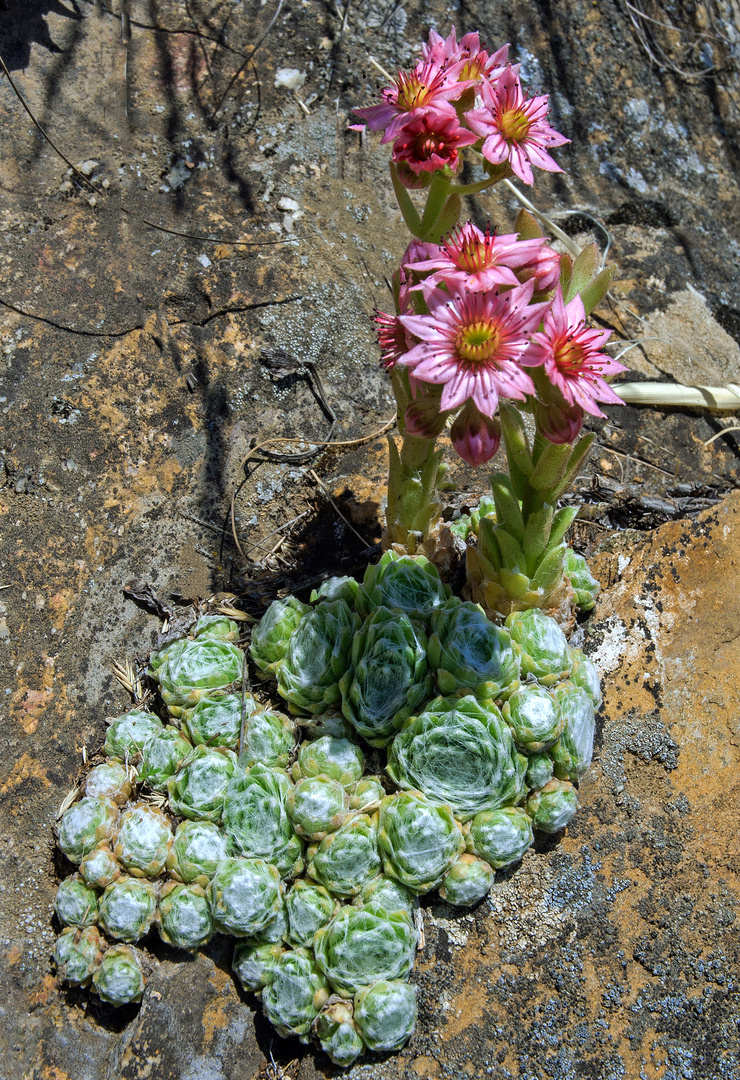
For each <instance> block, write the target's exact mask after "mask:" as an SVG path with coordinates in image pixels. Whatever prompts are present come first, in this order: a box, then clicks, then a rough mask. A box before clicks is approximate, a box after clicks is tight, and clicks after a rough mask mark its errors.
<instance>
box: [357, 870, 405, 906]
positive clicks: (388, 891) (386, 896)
mask: <svg viewBox="0 0 740 1080" xmlns="http://www.w3.org/2000/svg"><path fill="white" fill-rule="evenodd" d="M352 903H353V904H354V905H355V907H362V906H363V905H364V904H372V905H373V907H374V908H376V909H382V910H383V911H405V912H406V914H407V915H409V916H411V915H412V914H413V912H414V910H415V908H416V907H417V905H418V901H417V899H416V894H415V893H414V892H413V891H412V890H411V889H407V888H406V886H405V885H402V884H401V882H400V881H396V880H395V879H394V878H391V877H387V876H386V875H385V874H378V876H377V877H375V878H373V879H372V881H368V883H367V884H366V885H364V886H363V888H362V890H361V892H360V895H359V896H356V897H355V898H354V900H353V901H352Z"/></svg>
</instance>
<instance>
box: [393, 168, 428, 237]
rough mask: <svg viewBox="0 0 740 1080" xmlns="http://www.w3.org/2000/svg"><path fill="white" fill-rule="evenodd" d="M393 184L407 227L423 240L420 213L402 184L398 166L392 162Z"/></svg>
mask: <svg viewBox="0 0 740 1080" xmlns="http://www.w3.org/2000/svg"><path fill="white" fill-rule="evenodd" d="M391 183H392V184H393V191H394V194H395V196H396V201H397V203H398V207H399V209H400V211H401V214H402V216H403V220H404V221H405V222H406V227H407V228H408V230H409V232H410V233H412V234H413V235H414V236H415V237H416V238H417V239H420V238H421V218H420V217H419V213H418V211H417V209H416V207H415V206H414V204H413V202H412V201H411V196H410V195H409V193H408V191H407V190H406V188H405V187H404V186H403V184H402V183H401V181H400V179H399V177H398V172H397V170H396V166H395V165H394V164H393V162H391Z"/></svg>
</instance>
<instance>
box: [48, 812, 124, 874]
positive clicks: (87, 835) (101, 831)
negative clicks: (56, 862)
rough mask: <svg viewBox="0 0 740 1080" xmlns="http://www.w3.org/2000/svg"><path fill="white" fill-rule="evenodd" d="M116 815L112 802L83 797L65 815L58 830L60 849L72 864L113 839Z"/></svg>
mask: <svg viewBox="0 0 740 1080" xmlns="http://www.w3.org/2000/svg"><path fill="white" fill-rule="evenodd" d="M118 813H119V811H118V807H117V806H116V804H115V803H114V802H113V801H112V799H104V798H98V797H95V798H93V797H92V796H89V795H86V796H85V798H84V799H80V801H79V802H76V803H73V804H72V806H70V808H69V810H66V811H65V812H64V814H63V816H62V820H61V821H60V822H59V826H58V829H57V843H58V844H59V847H60V848H61V849H62V851H63V852H64V854H65V855H66V856H67V858H68V859H69V860H70V861H71V862H73V863H80V862H82V860H83V858H84V857H85V855H87V854H88V853H89V852H91V851H92V850H93V848H96V847H98V845H99V844H103V843H105V842H106V841H107V840H110V838H111V837H112V836H113V833H114V832H115V828H116V825H117V824H118Z"/></svg>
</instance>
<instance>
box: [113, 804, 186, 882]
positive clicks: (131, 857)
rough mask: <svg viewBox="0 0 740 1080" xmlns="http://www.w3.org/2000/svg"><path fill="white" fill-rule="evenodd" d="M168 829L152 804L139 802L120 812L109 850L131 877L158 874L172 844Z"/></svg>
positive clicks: (170, 832) (152, 876)
mask: <svg viewBox="0 0 740 1080" xmlns="http://www.w3.org/2000/svg"><path fill="white" fill-rule="evenodd" d="M172 839H173V837H172V829H171V828H170V823H169V820H168V818H167V817H166V815H165V814H164V813H163V812H162V811H161V810H159V809H157V807H156V806H149V805H148V804H146V803H139V804H138V805H137V806H134V807H132V808H131V809H130V810H125V811H124V812H123V813H122V814H121V820H120V825H119V828H118V834H117V836H116V842H115V845H114V847H113V854H114V855H115V857H116V859H117V860H118V862H119V863H120V864H121V865H122V866H124V867H125V868H126V870H127V871H128V872H129V874H131V875H132V876H133V877H148V878H155V877H158V876H159V875H160V874H161V873H162V871H163V870H164V867H165V863H166V862H167V856H168V855H169V853H170V848H171V847H172Z"/></svg>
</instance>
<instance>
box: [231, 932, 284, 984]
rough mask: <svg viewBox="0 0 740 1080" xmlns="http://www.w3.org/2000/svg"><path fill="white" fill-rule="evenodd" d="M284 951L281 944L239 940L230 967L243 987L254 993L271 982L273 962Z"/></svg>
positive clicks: (274, 962)
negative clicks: (257, 943)
mask: <svg viewBox="0 0 740 1080" xmlns="http://www.w3.org/2000/svg"><path fill="white" fill-rule="evenodd" d="M284 952H285V949H284V948H283V947H282V945H278V944H276V943H274V942H273V943H271V942H266V943H263V944H259V945H255V944H253V943H252V942H251V941H240V942H239V943H238V944H237V946H236V948H235V949H234V958H233V960H232V961H231V967H232V970H233V971H234V974H235V975H236V977H237V979H238V980H239V982H240V983H241V984H242V986H243V987H244V989H245V990H251V991H252V992H253V993H255V994H256V993H259V992H260V990H264V988H265V987H266V986H268V985H269V983H270V982H272V973H273V971H274V970H275V964H276V963H277V962H278V960H279V959H280V957H281V956H282V955H283V953H284Z"/></svg>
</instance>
